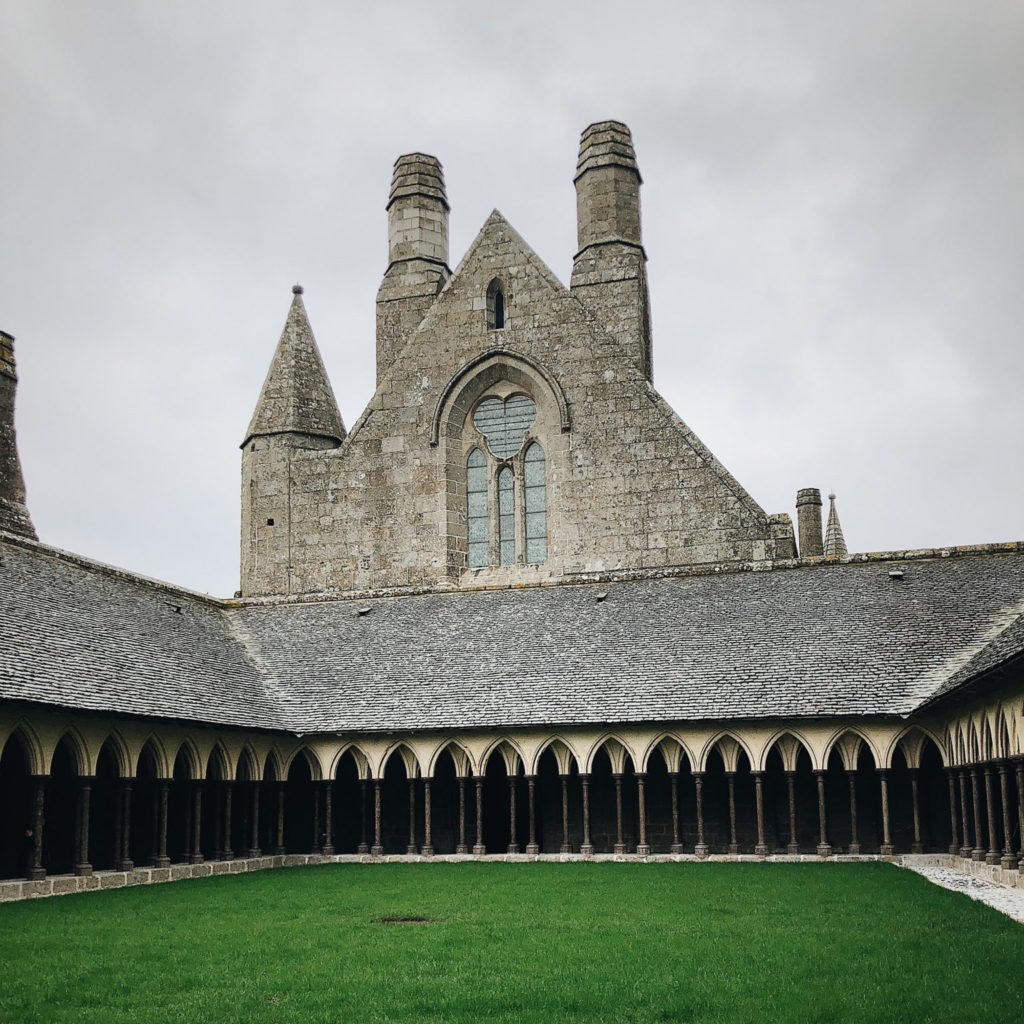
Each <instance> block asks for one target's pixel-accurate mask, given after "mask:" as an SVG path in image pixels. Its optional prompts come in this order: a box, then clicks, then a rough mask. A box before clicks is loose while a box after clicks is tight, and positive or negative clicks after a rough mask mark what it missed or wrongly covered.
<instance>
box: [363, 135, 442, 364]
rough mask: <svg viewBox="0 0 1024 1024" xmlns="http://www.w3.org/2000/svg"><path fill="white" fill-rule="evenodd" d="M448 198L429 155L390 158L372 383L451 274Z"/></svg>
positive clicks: (437, 165) (437, 163) (435, 161)
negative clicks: (384, 256)
mask: <svg viewBox="0 0 1024 1024" xmlns="http://www.w3.org/2000/svg"><path fill="white" fill-rule="evenodd" d="M448 210H449V206H448V197H447V195H446V194H445V187H444V171H443V170H442V168H441V163H440V161H439V160H438V159H437V157H434V156H428V155H427V154H425V153H407V154H406V155H405V156H400V157H399V158H398V159H397V160H396V161H395V170H394V174H393V175H392V177H391V192H390V195H389V196H388V205H387V211H388V269H387V271H386V272H385V274H384V280H383V281H382V282H381V285H380V288H379V290H378V291H377V383H378V384H380V383H381V381H382V380H383V379H384V377H385V376H386V374H387V370H388V367H389V366H391V364H392V363H393V362H394V359H395V356H397V355H398V353H399V352H400V351H401V348H402V345H403V344H404V342H405V340H406V339H407V338H408V337H409V335H410V334H411V333H412V332H413V331H414V330H415V329H416V328H417V327H418V326H419V324H420V322H421V321H422V320H423V317H424V316H425V315H426V312H427V310H428V309H429V308H430V306H431V304H432V303H433V301H434V299H435V297H436V296H437V294H438V292H440V291H441V289H442V288H443V287H444V284H445V282H446V281H447V280H448V278H449V277H450V276H451V270H450V269H449V267H448Z"/></svg>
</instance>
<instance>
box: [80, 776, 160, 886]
mask: <svg viewBox="0 0 1024 1024" xmlns="http://www.w3.org/2000/svg"><path fill="white" fill-rule="evenodd" d="M91 782H92V779H91V777H90V776H85V777H84V778H83V779H82V780H81V782H80V783H79V786H78V806H77V807H76V809H75V820H76V822H77V824H78V842H77V844H76V845H77V849H76V850H75V874H76V875H85V876H88V875H91V874H92V864H90V863H89V798H90V796H91V794H92V786H91V784H90V783H91ZM162 866H163V865H160V864H158V865H157V867H162Z"/></svg>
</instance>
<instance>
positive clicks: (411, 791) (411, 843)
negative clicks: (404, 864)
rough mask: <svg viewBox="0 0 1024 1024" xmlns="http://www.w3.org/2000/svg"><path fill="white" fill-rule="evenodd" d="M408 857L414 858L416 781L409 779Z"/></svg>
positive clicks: (406, 850) (412, 778)
mask: <svg viewBox="0 0 1024 1024" xmlns="http://www.w3.org/2000/svg"><path fill="white" fill-rule="evenodd" d="M405 852H406V854H407V855H408V856H410V857H414V856H416V779H415V778H414V777H410V779H409V843H408V845H407V846H406V848H405Z"/></svg>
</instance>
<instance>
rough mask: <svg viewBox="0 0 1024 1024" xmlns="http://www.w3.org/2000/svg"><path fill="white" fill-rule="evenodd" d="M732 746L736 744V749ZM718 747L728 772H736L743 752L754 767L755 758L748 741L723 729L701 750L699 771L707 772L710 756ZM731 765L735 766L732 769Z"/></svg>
mask: <svg viewBox="0 0 1024 1024" xmlns="http://www.w3.org/2000/svg"><path fill="white" fill-rule="evenodd" d="M723 742H724V747H723ZM732 744H735V747H733V746H732ZM716 747H717V748H719V753H720V754H721V757H722V761H723V762H724V763H725V767H726V771H730V770H731V771H735V770H736V769H735V765H736V764H737V763H738V761H739V754H740V753H741V752H742V753H744V754H746V755H747V762H748V763H749V764H750V765H751V766H753V765H754V756H753V754H752V752H751V750H750V747H749V746H748V745H747V743H746V741H744V740H742V739H741V738H740V737H739V736H738V735H737V734H736V733H734V732H732V731H730V730H728V729H721V730H719V731H718V732H717V733H715V734H714V735H713V736H712V737H711V738H710V739H709V740H708V741H707V742H706V743H705V744H704V746H703V747H702V748H701V751H700V754H699V755H698V769H697V770H698V771H702V772H704V771H707V768H708V756H709V755H710V754H711V751H712V750H714V749H715V748H716ZM730 763H732V764H733V765H734V767H733V768H731V769H730V767H729V765H730Z"/></svg>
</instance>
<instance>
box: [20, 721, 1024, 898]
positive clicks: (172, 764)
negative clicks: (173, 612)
mask: <svg viewBox="0 0 1024 1024" xmlns="http://www.w3.org/2000/svg"><path fill="white" fill-rule="evenodd" d="M1018 703H1019V701H1018ZM1020 719H1021V708H1020V707H1017V706H1015V705H1013V704H1012V703H1003V704H997V705H994V706H991V707H988V708H985V709H975V710H974V711H973V712H968V711H965V712H964V713H963V714H962V715H960V716H959V717H957V718H956V719H950V720H947V721H944V722H920V723H913V724H908V723H906V722H900V723H870V724H866V723H864V722H863V721H852V720H851V721H846V722H843V721H835V720H832V721H825V720H823V721H818V722H811V723H801V725H800V727H799V728H794V727H789V726H785V725H781V726H778V727H770V726H765V725H762V724H756V725H750V724H745V725H743V726H741V727H737V728H729V729H723V730H712V729H710V728H707V727H705V728H697V727H693V726H689V727H681V728H679V729H675V730H668V731H659V732H655V731H653V730H650V729H638V728H635V727H633V728H629V729H622V730H616V731H615V732H599V731H596V730H583V729H576V730H569V731H564V732H560V733H559V734H557V735H551V734H544V733H540V732H536V731H523V732H519V733H511V732H510V733H505V734H502V735H485V734H478V733H474V734H465V735H459V736H436V735H429V736H427V735H418V734H412V735H409V736H405V737H402V738H400V739H396V738H394V737H380V736H366V737H358V738H357V737H350V738H344V739H342V738H339V737H332V738H329V737H324V736H312V737H304V738H295V737H288V738H283V737H282V736H280V735H269V734H251V733H243V732H229V731H224V732H217V731H214V730H208V729H202V728H197V729H194V730H182V729H181V728H180V727H179V728H173V727H167V728H164V727H162V726H156V727H144V726H142V725H141V723H138V722H128V721H122V722H115V721H112V720H104V719H100V718H95V719H83V718H81V717H79V718H76V719H70V718H69V719H67V720H62V718H61V716H59V715H55V714H51V713H48V714H45V715H43V714H34V715H33V714H30V715H25V716H22V717H20V718H18V719H10V720H8V721H6V722H5V723H4V727H3V729H2V731H0V742H2V747H0V751H2V753H0V829H2V832H0V877H4V878H18V877H22V878H30V879H40V878H43V877H45V876H46V875H47V874H48V873H49V874H69V873H74V874H79V875H81V874H90V873H92V872H93V871H98V870H117V871H130V870H132V868H133V867H135V866H141V865H151V866H155V867H166V866H168V865H170V864H171V863H192V864H195V863H201V862H203V861H204V860H230V859H232V858H256V857H260V856H261V855H282V854H293V853H302V854H308V853H314V854H320V855H324V856H331V855H345V854H350V855H364V856H370V857H374V856H383V855H396V854H397V855H417V856H431V855H435V854H472V855H477V856H483V855H495V854H499V855H505V856H507V855H509V854H526V855H537V854H556V855H565V854H575V855H583V856H588V855H599V854H634V855H638V856H641V857H644V856H650V855H658V854H666V855H673V854H674V855H690V856H696V857H698V858H703V857H707V856H712V855H730V854H731V855H740V854H753V855H756V856H760V857H767V856H776V855H797V854H816V855H818V856H820V857H828V856H832V855H838V854H843V855H853V856H856V855H881V856H886V855H890V854H893V853H910V852H943V853H946V852H949V853H957V854H959V855H961V856H967V857H973V858H974V859H983V860H985V861H987V862H988V863H992V864H995V863H999V864H1002V866H1003V867H1004V868H1012V867H1015V866H1016V865H1017V863H1018V859H1019V858H1020V857H1021V856H1022V855H1024V854H1022V851H1021V849H1020V848H1021V830H1022V825H1024V756H1022V751H1021V744H1020Z"/></svg>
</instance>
